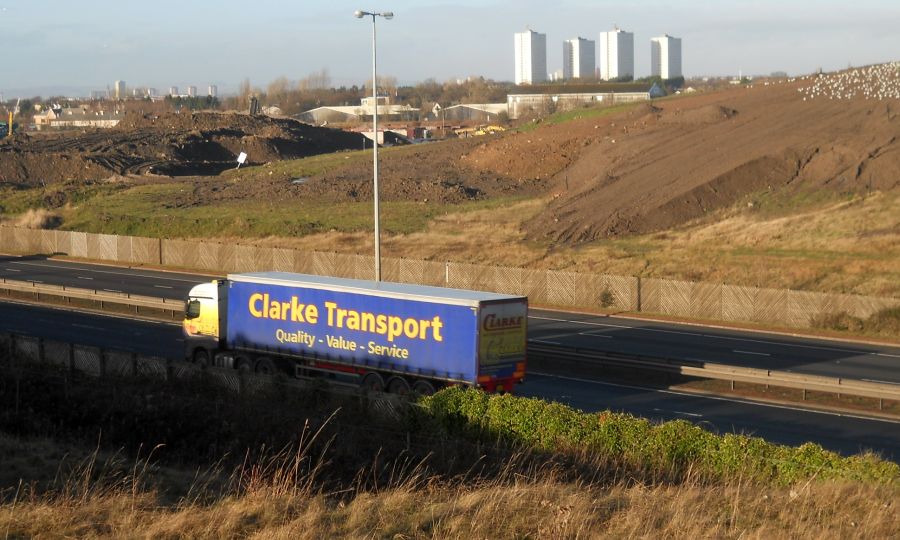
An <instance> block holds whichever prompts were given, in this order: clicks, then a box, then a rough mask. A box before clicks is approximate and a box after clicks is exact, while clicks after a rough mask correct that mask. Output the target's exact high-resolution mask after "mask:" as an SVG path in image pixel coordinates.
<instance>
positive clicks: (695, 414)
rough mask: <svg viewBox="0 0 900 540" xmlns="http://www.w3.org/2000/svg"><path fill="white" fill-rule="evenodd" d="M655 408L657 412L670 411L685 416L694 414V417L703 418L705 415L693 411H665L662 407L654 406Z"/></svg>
mask: <svg viewBox="0 0 900 540" xmlns="http://www.w3.org/2000/svg"><path fill="white" fill-rule="evenodd" d="M653 410H654V411H656V412H668V413H672V414H681V415H684V416H692V417H694V418H703V415H702V414H699V413H693V412H684V411H664V410H662V409H657V408H654V409H653Z"/></svg>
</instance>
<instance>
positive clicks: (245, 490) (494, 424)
mask: <svg viewBox="0 0 900 540" xmlns="http://www.w3.org/2000/svg"><path fill="white" fill-rule="evenodd" d="M0 375H2V376H0V404H2V408H0V457H2V459H3V463H4V467H3V468H2V470H0V531H3V532H4V533H5V534H6V535H8V536H11V537H18V536H26V537H30V536H40V535H50V536H77V537H85V536H90V537H115V538H122V537H133V536H136V535H138V534H139V535H141V536H154V537H155V536H165V537H170V536H188V537H204V538H212V537H215V538H223V537H247V536H254V535H259V536H265V537H283V538H321V537H354V538H356V537H363V536H365V537H375V538H397V537H398V536H401V537H438V538H445V537H461V536H464V537H491V538H522V537H542V538H544V537H546V538H570V537H579V536H580V537H584V536H588V537H591V536H598V535H612V536H667V537H687V536H698V535H699V536H709V535H711V534H712V535H715V536H721V537H735V538H737V537H746V536H749V535H753V536H771V535H772V534H775V535H783V534H786V533H787V534H789V535H790V536H792V537H808V538H818V537H821V536H822V535H825V536H855V535H859V536H862V537H888V536H891V535H892V533H893V532H896V531H897V527H898V521H897V514H896V508H895V507H894V504H895V503H896V500H898V495H900V491H898V490H900V487H898V480H897V479H898V473H897V465H896V464H893V463H888V462H884V461H880V460H878V459H876V458H874V457H872V456H857V457H851V458H840V457H837V456H834V455H832V454H830V453H828V452H824V451H822V450H821V449H819V448H817V447H815V446H814V445H805V446H802V447H800V448H798V449H789V448H786V447H779V446H776V445H768V444H767V443H764V442H762V441H760V440H759V439H753V438H747V437H740V436H726V437H721V438H720V437H716V436H715V435H712V434H709V433H706V432H703V431H702V430H700V429H699V428H697V427H695V426H692V425H690V424H688V423H686V422H667V423H664V424H659V425H655V424H650V423H649V422H646V421H644V420H641V419H637V418H632V417H628V416H627V415H610V413H602V414H599V415H597V414H585V413H580V412H578V411H574V410H572V409H568V408H566V407H563V406H561V405H559V404H550V403H544V402H540V401H538V400H527V399H520V398H515V397H513V396H487V395H485V394H483V393H481V392H478V391H474V390H465V389H460V388H456V389H448V390H445V391H442V392H441V393H439V394H436V395H435V396H432V397H431V398H428V399H425V400H423V401H422V402H421V406H414V407H392V406H388V405H386V404H384V403H382V402H374V401H370V400H368V399H367V398H366V397H364V396H363V397H360V398H339V397H336V396H334V395H331V394H329V393H327V392H324V391H322V389H313V390H312V391H309V392H303V393H297V392H290V393H285V392H280V391H279V390H278V389H277V387H276V388H275V389H273V390H272V391H271V392H263V393H260V394H251V395H244V396H236V395H234V394H231V393H227V392H225V393H223V391H222V389H221V388H219V387H213V386H208V385H205V384H203V383H202V382H194V383H186V384H166V385H164V384H162V383H158V382H154V381H152V380H145V381H142V380H115V381H112V380H110V381H97V380H96V379H89V378H81V377H78V376H77V375H73V374H71V373H65V372H53V371H52V370H34V371H29V370H27V369H24V368H17V369H15V370H13V369H9V368H4V369H3V370H2V371H0ZM98 441H99V443H98Z"/></svg>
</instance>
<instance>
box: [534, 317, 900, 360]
mask: <svg viewBox="0 0 900 540" xmlns="http://www.w3.org/2000/svg"><path fill="white" fill-rule="evenodd" d="M528 318H529V319H537V320H542V321H554V322H564V323H570V324H584V325H588V326H604V327H608V328H624V329H627V330H637V331H643V332H658V333H661V334H678V335H683V336H694V337H704V338H712V339H722V340H728V341H743V342H747V343H760V344H763V345H777V346H779V347H794V348H796V349H811V350H817V351H832V352H840V353H853V354H862V355H873V356H887V357H889V358H900V355H895V354H888V353H881V352H875V351H862V350H858V349H849V348H838V347H826V346H824V345H801V344H799V343H788V342H780V341H769V340H765V339H750V338H742V337H734V336H720V335H716V334H705V333H700V332H685V331H682V330H666V329H663V328H647V327H643V326H628V325H622V324H609V323H598V322H590V321H571V320H568V319H557V318H553V317H538V316H536V315H529V316H528Z"/></svg>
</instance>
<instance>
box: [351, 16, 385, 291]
mask: <svg viewBox="0 0 900 540" xmlns="http://www.w3.org/2000/svg"><path fill="white" fill-rule="evenodd" d="M353 15H354V16H356V18H357V19H362V18H363V17H367V16H368V17H372V101H374V103H373V104H372V105H373V113H372V136H373V139H374V143H375V144H373V145H372V162H373V169H374V173H373V178H374V180H373V185H372V190H373V191H374V195H375V281H381V223H380V221H381V218H380V215H379V211H378V72H377V71H376V67H375V66H376V62H377V60H376V58H377V56H376V54H375V17H384V18H385V19H386V20H391V19H393V18H394V14H393V12H390V11H384V12H380V13H376V12H370V11H361V10H358V9H357V10H356V11H355V12H354V13H353Z"/></svg>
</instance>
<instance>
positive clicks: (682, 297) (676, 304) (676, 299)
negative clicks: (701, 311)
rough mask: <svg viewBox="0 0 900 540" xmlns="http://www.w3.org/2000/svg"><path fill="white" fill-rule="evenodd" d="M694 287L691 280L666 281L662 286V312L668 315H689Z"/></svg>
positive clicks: (660, 297)
mask: <svg viewBox="0 0 900 540" xmlns="http://www.w3.org/2000/svg"><path fill="white" fill-rule="evenodd" d="M692 289H693V284H692V283H691V282H690V281H674V280H668V281H665V284H664V285H663V286H662V287H660V296H659V299H660V302H659V303H660V306H659V307H660V312H661V313H665V314H666V315H676V316H683V317H684V316H689V315H690V313H691V291H692Z"/></svg>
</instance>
